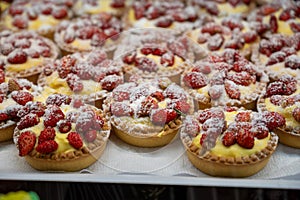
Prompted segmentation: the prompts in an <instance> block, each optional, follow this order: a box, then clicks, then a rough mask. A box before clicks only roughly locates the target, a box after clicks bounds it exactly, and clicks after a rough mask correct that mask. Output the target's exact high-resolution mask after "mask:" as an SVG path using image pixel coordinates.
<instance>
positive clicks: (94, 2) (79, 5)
mask: <svg viewBox="0 0 300 200" xmlns="http://www.w3.org/2000/svg"><path fill="white" fill-rule="evenodd" d="M127 4H128V2H126V0H105V1H103V0H76V3H75V5H74V6H73V10H74V12H75V14H76V15H79V16H82V15H86V14H89V15H95V14H99V13H101V12H108V13H110V14H112V15H114V16H121V15H122V14H123V13H124V11H125V9H126V6H127Z"/></svg>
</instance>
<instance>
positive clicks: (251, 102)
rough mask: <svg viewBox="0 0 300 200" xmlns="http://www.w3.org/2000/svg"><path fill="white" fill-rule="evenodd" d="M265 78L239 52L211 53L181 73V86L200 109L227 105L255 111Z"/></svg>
mask: <svg viewBox="0 0 300 200" xmlns="http://www.w3.org/2000/svg"><path fill="white" fill-rule="evenodd" d="M265 78H266V77H265V75H264V74H263V73H262V72H260V70H259V69H258V68H257V67H256V66H255V65H254V64H253V63H251V62H250V61H248V60H247V59H246V58H244V57H243V56H242V55H240V53H239V52H238V51H236V50H232V49H226V50H224V52H223V53H222V54H211V55H209V56H208V57H207V58H205V59H203V60H200V61H197V62H196V63H195V64H194V65H193V66H192V67H191V68H190V69H189V70H188V71H186V72H184V73H183V74H182V78H181V85H182V87H183V88H184V89H185V90H186V91H187V92H188V93H189V94H190V95H191V96H192V97H193V98H194V99H195V101H196V102H197V103H198V106H199V109H203V108H208V107H213V106H218V105H227V106H237V107H245V108H247V109H250V110H251V109H255V108H256V100H257V99H258V97H259V95H260V94H261V93H262V91H263V89H264V87H265V84H266V83H265V82H264V81H267V80H264V79H265Z"/></svg>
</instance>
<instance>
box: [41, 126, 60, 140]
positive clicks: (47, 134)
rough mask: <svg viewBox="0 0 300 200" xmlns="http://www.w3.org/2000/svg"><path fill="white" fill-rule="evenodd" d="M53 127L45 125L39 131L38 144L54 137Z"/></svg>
mask: <svg viewBox="0 0 300 200" xmlns="http://www.w3.org/2000/svg"><path fill="white" fill-rule="evenodd" d="M55 135H56V134H55V129H54V128H52V127H47V128H45V129H44V130H42V131H41V133H40V135H39V138H38V144H42V143H43V142H45V141H48V140H54V138H55Z"/></svg>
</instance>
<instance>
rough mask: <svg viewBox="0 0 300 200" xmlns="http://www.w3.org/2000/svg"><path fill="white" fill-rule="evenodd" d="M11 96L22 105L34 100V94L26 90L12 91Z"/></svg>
mask: <svg viewBox="0 0 300 200" xmlns="http://www.w3.org/2000/svg"><path fill="white" fill-rule="evenodd" d="M11 97H12V98H13V99H14V100H15V101H16V102H17V103H18V104H20V105H22V106H24V105H25V104H26V103H27V102H29V101H32V100H33V95H32V94H30V93H29V92H26V91H15V92H12V94H11Z"/></svg>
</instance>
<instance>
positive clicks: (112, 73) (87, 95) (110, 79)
mask: <svg viewBox="0 0 300 200" xmlns="http://www.w3.org/2000/svg"><path fill="white" fill-rule="evenodd" d="M120 66H121V64H120V63H118V62H116V61H113V60H110V59H108V58H107V54H106V53H105V52H104V51H102V50H94V51H91V52H88V53H79V52H77V53H74V54H70V55H67V56H64V57H62V58H61V59H59V60H57V61H56V62H54V63H49V64H47V65H45V66H44V71H43V73H42V74H41V75H40V77H39V80H38V85H40V86H46V87H49V88H52V89H54V90H56V92H57V93H60V94H64V95H69V96H79V97H80V98H82V99H83V100H84V101H85V102H89V103H95V105H96V106H97V107H99V108H101V106H102V101H103V99H104V98H105V96H106V95H107V94H108V93H109V92H111V91H112V90H113V89H114V88H115V87H116V86H117V85H119V84H120V83H122V82H123V73H122V69H121V67H120Z"/></svg>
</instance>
